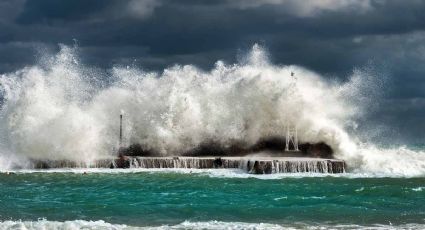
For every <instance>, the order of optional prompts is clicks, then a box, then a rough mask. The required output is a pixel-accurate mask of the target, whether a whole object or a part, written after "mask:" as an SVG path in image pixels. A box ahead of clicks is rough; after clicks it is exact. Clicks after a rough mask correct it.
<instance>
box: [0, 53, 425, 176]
mask: <svg viewBox="0 0 425 230" xmlns="http://www.w3.org/2000/svg"><path fill="white" fill-rule="evenodd" d="M77 50H78V49H74V48H70V47H67V46H62V47H61V49H60V51H59V52H58V53H57V54H55V55H51V56H48V57H46V58H45V59H43V60H44V62H43V63H40V64H38V65H34V66H30V67H26V68H23V69H21V70H19V71H16V72H13V73H6V74H1V75H0V98H2V104H1V108H0V168H3V169H5V168H13V167H14V166H16V167H22V168H28V160H29V159H41V160H46V159H47V160H71V161H76V162H93V161H95V160H97V159H102V158H107V157H111V156H112V155H115V154H116V151H113V149H114V148H115V149H116V148H117V147H118V142H119V141H118V129H117V128H118V127H117V123H118V122H119V121H118V119H119V115H120V114H122V113H124V123H123V126H124V127H123V135H124V139H123V145H124V146H129V145H131V144H140V145H141V146H143V148H144V149H146V150H152V152H155V153H157V154H158V155H168V156H171V155H180V154H182V153H185V152H188V151H190V150H193V149H196V148H198V147H199V146H202V144H204V143H216V144H217V145H218V146H233V145H234V144H238V145H236V146H239V145H243V146H252V145H254V144H255V143H258V142H259V141H260V140H262V139H264V138H270V137H285V130H286V127H297V133H298V137H299V140H300V142H311V143H319V142H324V143H326V144H328V145H329V146H330V147H331V148H332V149H333V150H334V155H335V157H336V158H338V159H342V160H345V161H346V162H347V165H348V167H349V169H348V170H349V172H352V173H355V174H367V175H371V176H380V175H383V176H387V175H389V176H395V177H397V176H401V177H402V176H406V177H411V176H424V175H425V152H424V151H414V150H411V149H409V148H406V147H398V148H392V149H380V148H377V147H376V146H374V145H373V143H367V142H368V138H367V137H364V138H360V137H357V136H356V131H354V130H355V129H356V127H357V126H358V125H357V124H356V121H357V120H359V119H360V118H363V115H364V114H365V113H366V112H367V111H369V109H370V107H371V106H373V104H379V103H378V102H377V100H379V97H378V96H379V94H380V93H381V92H382V90H381V89H380V87H381V84H382V82H381V81H382V77H381V76H376V75H377V74H376V73H373V71H371V72H368V71H366V70H364V71H361V70H356V71H354V72H353V73H352V75H351V76H347V81H344V82H338V81H329V80H328V79H326V78H324V77H323V76H320V75H319V74H317V73H315V72H312V71H310V70H308V69H306V68H304V67H300V66H282V65H274V64H273V63H271V62H269V60H268V54H267V52H266V51H265V50H264V49H262V48H261V47H260V46H258V45H254V46H253V48H252V50H251V51H250V52H248V54H247V55H246V57H245V59H244V61H241V62H239V63H234V64H226V63H224V62H222V61H217V63H216V65H215V66H214V68H212V69H211V70H209V71H204V70H201V69H199V68H197V67H196V66H193V65H185V66H178V65H177V66H174V67H170V68H166V69H164V70H163V71H162V72H147V71H144V70H142V69H139V68H137V67H128V68H121V67H115V68H113V69H110V70H107V71H105V72H106V73H104V72H102V74H100V73H99V71H97V69H96V68H91V67H88V66H85V65H83V64H82V63H81V62H80V61H79V58H78V53H77ZM292 72H295V77H294V76H291V75H292V74H291V73H292ZM371 128H373V127H372V126H371ZM358 136H362V135H358ZM361 139H363V140H361ZM363 142H366V144H362V143H363Z"/></svg>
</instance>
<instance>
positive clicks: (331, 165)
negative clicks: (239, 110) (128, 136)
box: [32, 157, 345, 174]
mask: <svg viewBox="0 0 425 230" xmlns="http://www.w3.org/2000/svg"><path fill="white" fill-rule="evenodd" d="M32 167H33V168H36V169H46V168H81V167H89V168H90V167H92V168H143V169H154V168H162V169H165V168H174V169H212V168H224V169H241V170H243V171H246V172H249V173H253V174H271V173H306V172H309V173H344V172H345V162H344V161H341V160H335V159H319V158H294V157H261V158H247V157H122V158H119V159H112V160H99V161H97V162H95V163H92V164H84V163H79V164H77V163H75V162H72V161H37V162H34V163H33V165H32Z"/></svg>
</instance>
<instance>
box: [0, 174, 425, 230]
mask: <svg viewBox="0 0 425 230" xmlns="http://www.w3.org/2000/svg"><path fill="white" fill-rule="evenodd" d="M0 188H1V189H0V220H1V221H3V222H4V221H8V220H11V221H18V220H22V221H37V220H39V219H45V220H48V221H72V220H93V221H97V220H103V221H105V222H107V223H111V224H125V225H129V226H160V225H170V226H172V225H176V224H179V223H182V222H184V221H189V222H208V221H213V220H214V221H221V222H226V223H227V222H244V223H269V224H278V225H282V226H295V227H296V226H297V225H300V224H302V225H308V226H316V225H328V226H329V225H341V224H355V225H359V226H374V225H388V226H389V225H393V226H398V225H399V226H402V225H405V224H412V223H414V224H419V225H422V226H423V224H425V178H349V177H345V176H342V177H283V178H274V177H269V178H268V177H264V178H261V179H259V178H231V177H211V176H210V175H208V174H207V173H196V174H190V173H177V172H137V173H88V174H81V173H66V172H56V173H45V172H33V173H16V174H9V175H7V174H0Z"/></svg>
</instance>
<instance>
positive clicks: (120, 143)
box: [120, 114, 122, 147]
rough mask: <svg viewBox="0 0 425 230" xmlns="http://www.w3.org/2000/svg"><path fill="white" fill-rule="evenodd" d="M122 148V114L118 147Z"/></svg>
mask: <svg viewBox="0 0 425 230" xmlns="http://www.w3.org/2000/svg"><path fill="white" fill-rule="evenodd" d="M121 146H122V114H120V147H121Z"/></svg>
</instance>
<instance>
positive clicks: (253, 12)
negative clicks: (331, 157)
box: [0, 0, 425, 144]
mask: <svg viewBox="0 0 425 230" xmlns="http://www.w3.org/2000/svg"><path fill="white" fill-rule="evenodd" d="M424 12H425V1H419V0H418V1H416V0H410V1H401V0H400V1H384V0H345V1H344V0H321V1H313V0H303V1H299V0H263V1H261V0H217V1H212V0H205V1H195V0H180V1H172V0H156V1H155V0H62V1H58V0H0V74H1V73H6V72H11V71H14V70H17V69H19V68H22V67H23V66H27V65H32V64H35V63H37V58H38V52H39V50H49V51H52V52H55V51H56V50H58V49H59V46H58V44H67V45H73V44H74V43H77V44H78V47H79V50H80V55H81V59H82V60H83V61H84V63H86V64H87V65H93V66H97V67H100V68H103V69H108V68H111V67H112V66H114V65H128V64H131V65H134V64H136V65H138V66H141V67H143V68H144V69H147V70H155V71H160V70H161V69H163V68H165V67H167V66H171V65H174V64H176V63H177V64H194V65H197V66H199V67H200V68H203V69H209V68H211V67H212V66H213V65H214V63H215V62H216V61H217V60H219V59H220V60H224V61H226V62H228V63H232V62H236V61H237V59H238V57H239V56H240V55H243V53H244V52H246V51H247V50H248V49H249V47H251V46H252V45H253V44H254V43H259V44H261V45H263V46H264V47H266V49H267V50H268V52H269V53H270V57H271V61H272V62H273V63H275V64H282V65H285V64H297V65H301V66H304V67H306V68H309V69H311V70H313V71H316V72H318V73H320V74H323V75H324V76H325V77H328V78H340V79H342V80H343V79H346V78H347V76H349V75H350V74H351V73H352V72H353V70H354V69H356V68H369V69H373V71H375V72H376V77H382V78H385V79H386V84H385V85H384V87H383V89H380V90H384V91H385V93H384V94H383V96H382V97H383V98H382V99H380V100H377V103H378V104H379V105H378V106H377V108H378V109H374V110H371V111H370V114H369V115H367V118H365V119H364V120H363V121H360V127H361V128H363V129H367V128H368V127H374V128H370V129H373V130H376V129H378V130H379V132H375V131H371V133H373V135H372V136H373V138H376V139H382V138H383V139H385V140H387V142H390V141H392V140H394V141H395V142H397V143H398V142H402V143H408V144H421V143H422V144H423V143H425V131H424V130H425V13H424Z"/></svg>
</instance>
